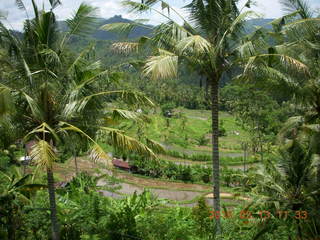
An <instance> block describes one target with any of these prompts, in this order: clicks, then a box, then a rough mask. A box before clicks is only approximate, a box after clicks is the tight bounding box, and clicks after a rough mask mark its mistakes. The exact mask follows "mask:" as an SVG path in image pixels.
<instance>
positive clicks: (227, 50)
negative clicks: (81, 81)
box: [102, 0, 252, 233]
mask: <svg viewBox="0 0 320 240" xmlns="http://www.w3.org/2000/svg"><path fill="white" fill-rule="evenodd" d="M123 4H124V5H125V6H127V7H129V8H130V10H131V11H134V12H138V13H142V12H146V11H154V12H156V13H157V14H159V15H161V16H163V17H165V18H166V19H167V20H168V22H166V23H163V24H161V25H159V26H157V27H155V28H152V30H153V34H152V37H151V38H149V37H143V38H141V39H140V40H139V42H137V43H133V42H124V43H116V44H114V46H113V47H114V49H115V50H118V51H120V52H125V53H127V52H129V51H133V50H134V51H136V50H139V49H140V48H141V47H142V45H147V46H149V47H150V46H153V47H154V46H155V47H156V48H157V50H156V53H158V55H157V56H152V57H150V58H149V59H147V61H146V64H145V67H144V69H143V73H144V74H145V75H146V76H150V77H151V78H153V79H158V78H169V77H175V76H177V74H178V66H179V63H181V64H182V65H189V66H190V67H191V69H193V70H194V71H196V72H197V73H198V74H199V75H200V76H204V77H205V78H206V81H207V86H210V88H211V110H212V133H213V134H212V143H213V146H212V165H213V193H214V194H213V195H214V203H213V205H214V210H215V211H217V212H219V211H220V169H219V168H220V162H219V114H218V113H219V111H218V110H219V82H220V80H221V78H222V76H223V75H227V74H229V73H230V69H231V68H232V67H234V65H235V62H234V61H235V59H236V55H237V54H235V52H236V51H237V50H238V49H237V47H238V46H239V44H240V39H241V35H242V34H241V33H242V30H243V28H242V24H243V22H244V20H245V19H246V18H247V17H248V16H249V15H251V14H252V12H242V11H240V10H239V9H238V5H237V4H238V0H193V1H191V3H190V4H188V5H186V6H185V7H184V8H185V9H186V11H187V12H188V14H189V19H190V21H189V22H188V21H187V20H186V19H184V18H183V17H182V16H181V15H180V14H179V13H178V12H177V11H176V10H175V9H174V8H172V7H171V6H170V5H169V4H168V3H167V2H165V1H161V0H144V1H141V3H140V2H135V1H130V0H126V1H123ZM156 4H161V7H162V10H165V11H167V12H168V14H166V13H164V11H162V12H161V11H158V10H157V9H156V7H155V5H156ZM245 7H250V1H248V2H247V3H246V4H245ZM172 13H175V14H176V15H177V16H178V18H180V19H181V20H182V21H183V24H182V25H180V24H178V23H177V22H175V21H174V20H173V18H171V17H170V16H171V15H170V14H172ZM137 26H141V22H140V21H136V22H134V23H132V24H130V23H116V24H108V25H105V26H103V27H102V29H104V30H108V31H118V32H119V31H120V32H122V33H126V32H128V31H130V30H132V29H134V28H135V27H137ZM217 231H218V233H219V232H221V226H220V219H217Z"/></svg>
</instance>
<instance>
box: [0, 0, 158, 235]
mask: <svg viewBox="0 0 320 240" xmlns="http://www.w3.org/2000/svg"><path fill="white" fill-rule="evenodd" d="M17 3H18V4H19V7H20V8H21V9H25V7H24V4H23V2H22V1H17ZM50 4H51V9H50V10H49V11H45V10H44V9H43V10H39V9H38V7H37V5H36V4H35V2H34V1H33V0H32V5H33V10H34V15H35V18H34V19H27V20H26V22H25V25H24V32H23V38H22V39H21V38H18V37H17V36H15V35H13V34H12V32H11V31H9V30H8V29H7V28H6V27H5V26H4V25H3V24H2V23H0V38H1V47H2V48H4V49H6V50H7V51H8V54H9V56H10V57H9V60H8V61H10V64H11V65H12V66H13V68H12V69H13V70H12V71H11V72H9V73H8V74H7V75H8V76H7V77H6V78H4V79H1V85H0V94H1V96H0V99H1V102H0V109H4V108H6V111H3V112H6V113H7V112H11V113H12V114H13V115H14V116H15V117H17V118H18V120H19V121H20V122H23V125H22V126H21V131H23V132H24V133H25V134H26V136H25V140H26V141H27V140H28V139H32V140H36V141H37V144H36V145H35V146H34V148H33V150H32V153H31V155H32V158H33V159H34V161H35V162H36V164H37V166H38V168H39V169H40V168H43V169H44V170H45V171H46V172H47V181H48V192H49V200H50V201H49V202H50V210H51V222H52V238H53V239H54V240H56V239H59V225H58V219H57V210H56V201H55V188H54V177H53V164H54V162H55V160H56V159H57V154H56V150H55V149H56V148H57V147H59V143H61V142H63V140H64V139H65V137H66V136H67V135H68V133H70V132H76V133H78V134H80V135H82V137H83V138H86V139H87V140H88V141H89V142H90V143H91V145H92V154H91V155H90V156H92V158H94V159H101V158H106V159H107V158H108V157H107V155H106V154H105V153H104V151H103V150H102V148H101V147H100V146H99V145H98V144H97V142H96V141H95V139H94V137H95V132H97V131H98V130H99V131H101V132H103V134H104V136H105V137H106V138H108V140H109V141H108V142H109V143H110V144H112V145H114V146H117V147H118V148H122V149H126V150H127V151H132V152H137V153H140V154H144V155H146V156H148V157H155V155H154V153H153V151H152V149H151V148H152V147H154V146H153V145H151V146H150V147H148V146H147V145H145V144H143V143H140V142H139V141H137V140H135V139H133V138H130V137H128V136H126V135H125V134H123V132H121V131H119V130H117V129H114V128H110V127H109V126H107V125H105V124H104V121H103V119H102V118H101V116H102V115H103V113H104V111H102V110H101V109H103V108H105V105H101V102H102V101H104V102H106V101H107V100H110V97H109V98H108V96H112V95H120V97H121V98H122V99H123V100H124V101H125V102H127V103H128V104H135V105H145V106H146V105H148V106H150V105H152V102H151V101H150V100H149V99H148V98H146V97H145V96H144V95H142V94H140V93H137V92H130V91H122V90H114V91H108V89H106V87H107V86H108V84H106V83H107V82H108V79H110V76H111V75H110V71H108V70H104V69H102V67H101V64H100V62H99V61H96V62H92V61H91V59H90V58H89V57H88V55H90V52H92V51H91V50H92V47H89V48H87V49H85V50H84V51H83V52H81V53H80V54H79V55H78V56H77V57H76V58H75V59H72V58H71V57H70V56H69V55H68V53H67V51H66V49H65V46H66V44H67V43H68V41H69V40H70V38H71V36H72V35H79V34H85V33H88V32H90V30H91V29H92V28H93V27H94V26H95V20H96V15H95V11H96V9H95V8H93V7H91V6H89V5H86V4H81V5H80V7H79V9H78V10H77V11H76V13H75V15H74V16H73V18H71V19H69V20H67V25H68V31H67V32H66V33H64V34H63V35H62V37H60V36H61V35H60V34H59V32H58V30H57V22H56V18H55V14H54V10H55V8H56V7H57V6H58V5H59V4H60V1H58V0H50ZM70 59H72V60H71V61H70ZM88 59H89V60H88ZM8 106H10V109H8ZM99 107H100V109H99ZM109 111H111V112H112V113H113V115H115V116H117V117H118V119H120V118H121V119H136V118H138V117H139V116H138V114H136V113H132V112H130V111H126V110H121V109H111V110H109ZM89 130H90V131H91V133H90V131H89ZM87 132H88V133H87ZM147 144H148V143H147Z"/></svg>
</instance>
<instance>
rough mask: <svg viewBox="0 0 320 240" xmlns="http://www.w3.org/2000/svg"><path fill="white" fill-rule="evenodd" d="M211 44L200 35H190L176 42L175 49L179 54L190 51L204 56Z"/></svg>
mask: <svg viewBox="0 0 320 240" xmlns="http://www.w3.org/2000/svg"><path fill="white" fill-rule="evenodd" d="M211 47H212V46H211V44H210V43H209V42H208V41H207V40H206V39H205V38H203V37H201V36H200V35H192V36H190V37H187V38H184V39H182V40H181V41H180V42H178V45H177V49H178V51H179V52H182V53H183V52H185V51H191V52H195V53H197V54H204V53H207V52H208V51H210V49H211Z"/></svg>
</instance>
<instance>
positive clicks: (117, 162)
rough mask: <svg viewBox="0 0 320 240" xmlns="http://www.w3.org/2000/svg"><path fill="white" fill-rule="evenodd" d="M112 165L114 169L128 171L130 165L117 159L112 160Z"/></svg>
mask: <svg viewBox="0 0 320 240" xmlns="http://www.w3.org/2000/svg"><path fill="white" fill-rule="evenodd" d="M112 164H113V165H114V166H115V167H119V168H125V169H130V168H131V167H130V165H129V163H127V162H124V161H121V160H119V159H113V160H112Z"/></svg>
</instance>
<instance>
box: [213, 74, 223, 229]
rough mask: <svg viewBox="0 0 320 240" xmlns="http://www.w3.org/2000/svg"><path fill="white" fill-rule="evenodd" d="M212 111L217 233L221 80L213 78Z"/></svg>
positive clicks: (218, 222)
mask: <svg viewBox="0 0 320 240" xmlns="http://www.w3.org/2000/svg"><path fill="white" fill-rule="evenodd" d="M211 100H212V102H211V111H212V171H213V173H212V175H213V209H214V211H215V213H216V216H218V217H217V218H216V231H217V232H216V233H217V234H218V235H220V234H221V222H220V162H219V81H218V80H217V79H213V81H212V85H211Z"/></svg>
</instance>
